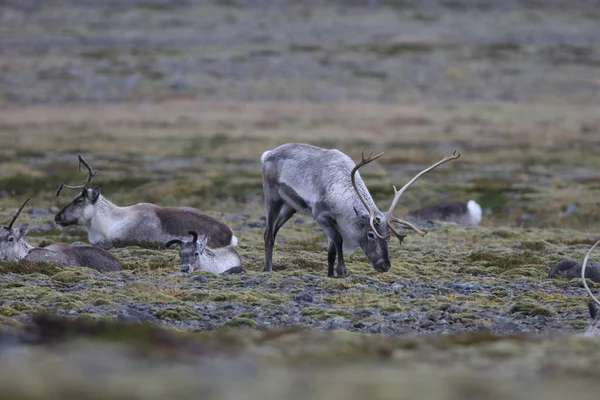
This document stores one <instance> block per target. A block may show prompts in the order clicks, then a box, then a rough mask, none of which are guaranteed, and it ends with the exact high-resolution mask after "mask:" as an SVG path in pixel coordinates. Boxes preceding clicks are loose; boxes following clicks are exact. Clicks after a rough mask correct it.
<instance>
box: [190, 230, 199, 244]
mask: <svg viewBox="0 0 600 400" xmlns="http://www.w3.org/2000/svg"><path fill="white" fill-rule="evenodd" d="M188 233H189V234H190V235H192V236H193V237H194V242H197V241H198V232H196V231H188Z"/></svg>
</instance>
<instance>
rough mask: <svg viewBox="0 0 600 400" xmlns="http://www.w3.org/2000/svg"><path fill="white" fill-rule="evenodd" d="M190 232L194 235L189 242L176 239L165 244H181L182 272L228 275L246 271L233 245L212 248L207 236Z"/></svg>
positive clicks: (167, 245) (168, 245)
mask: <svg viewBox="0 0 600 400" xmlns="http://www.w3.org/2000/svg"><path fill="white" fill-rule="evenodd" d="M188 233H189V234H190V235H192V240H191V241H189V242H184V241H183V240H179V239H175V240H170V241H169V242H167V243H166V244H165V246H166V247H171V246H172V245H174V244H178V245H179V259H180V262H181V272H194V271H196V270H201V271H210V272H214V273H217V274H225V275H227V274H235V273H240V272H243V271H244V269H243V268H242V260H241V259H240V256H239V254H238V253H237V251H236V250H235V248H234V247H233V246H226V247H221V248H219V249H211V248H209V247H208V246H207V238H206V236H200V237H198V232H196V231H189V232H188Z"/></svg>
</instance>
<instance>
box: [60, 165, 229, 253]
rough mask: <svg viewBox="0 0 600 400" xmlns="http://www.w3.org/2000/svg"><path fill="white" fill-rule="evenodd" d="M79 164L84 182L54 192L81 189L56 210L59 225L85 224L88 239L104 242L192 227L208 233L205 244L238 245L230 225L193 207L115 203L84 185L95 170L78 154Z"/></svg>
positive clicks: (159, 238)
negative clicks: (85, 172) (69, 200)
mask: <svg viewBox="0 0 600 400" xmlns="http://www.w3.org/2000/svg"><path fill="white" fill-rule="evenodd" d="M82 164H83V165H84V166H85V167H86V168H87V170H88V176H87V179H86V180H85V182H83V183H82V184H81V185H76V186H69V185H65V184H61V185H60V186H59V188H58V191H57V192H56V195H57V196H58V195H59V194H60V191H61V190H62V189H63V188H68V189H82V191H81V193H80V194H79V195H78V196H77V197H75V199H73V201H71V203H69V204H67V205H66V206H65V207H64V208H63V209H62V210H61V211H60V212H59V213H58V214H56V217H55V218H54V220H55V221H56V223H57V224H59V225H61V226H69V225H82V226H85V227H86V229H87V231H88V240H89V242H90V243H92V244H102V245H103V246H110V245H111V243H112V241H113V240H123V241H132V242H136V241H156V242H162V243H164V242H166V241H168V240H171V239H181V238H183V237H184V236H186V235H187V232H188V231H189V230H191V229H195V230H197V231H198V232H201V233H202V234H205V235H207V236H209V237H210V241H209V243H208V244H209V245H210V246H212V247H222V246H227V245H230V244H232V245H234V246H236V245H237V238H236V237H235V236H234V235H233V231H232V230H231V228H230V227H228V226H227V225H225V224H224V223H222V222H221V221H219V220H218V219H216V218H213V217H211V216H209V215H206V214H204V213H202V212H200V211H199V210H196V209H194V208H189V207H160V206H157V205H154V204H150V203H139V204H135V205H132V206H129V207H119V206H116V205H115V204H113V203H111V202H110V201H109V200H107V199H106V198H105V197H104V196H102V195H101V194H100V189H99V188H98V187H94V188H92V189H89V188H88V187H87V185H88V184H89V183H90V182H91V180H92V178H93V177H94V176H95V175H96V173H97V171H95V170H93V169H92V167H91V166H90V165H89V164H88V163H87V162H86V161H85V160H84V159H83V158H82V157H81V155H79V168H80V170H81V165H82Z"/></svg>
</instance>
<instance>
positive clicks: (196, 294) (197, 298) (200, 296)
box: [177, 290, 211, 303]
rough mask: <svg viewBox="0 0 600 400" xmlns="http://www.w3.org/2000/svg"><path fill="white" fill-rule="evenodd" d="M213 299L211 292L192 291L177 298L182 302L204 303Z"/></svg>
mask: <svg viewBox="0 0 600 400" xmlns="http://www.w3.org/2000/svg"><path fill="white" fill-rule="evenodd" d="M210 297H211V291H210V290H190V291H187V292H185V293H182V294H180V295H178V296H177V298H179V299H181V300H182V301H189V302H192V303H202V302H204V301H206V300H208V299H209V298H210Z"/></svg>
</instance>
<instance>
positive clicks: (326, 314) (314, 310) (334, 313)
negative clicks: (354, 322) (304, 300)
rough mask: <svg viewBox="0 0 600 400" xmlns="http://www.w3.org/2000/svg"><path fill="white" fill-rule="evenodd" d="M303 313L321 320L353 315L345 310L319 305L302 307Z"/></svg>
mask: <svg viewBox="0 0 600 400" xmlns="http://www.w3.org/2000/svg"><path fill="white" fill-rule="evenodd" d="M302 315H308V316H311V317H313V318H315V319H318V320H319V321H325V320H326V319H329V318H333V317H344V318H350V317H351V314H350V313H349V312H348V311H345V310H339V309H330V308H318V307H304V308H303V309H302Z"/></svg>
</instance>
